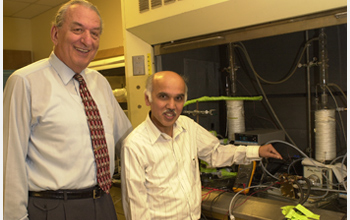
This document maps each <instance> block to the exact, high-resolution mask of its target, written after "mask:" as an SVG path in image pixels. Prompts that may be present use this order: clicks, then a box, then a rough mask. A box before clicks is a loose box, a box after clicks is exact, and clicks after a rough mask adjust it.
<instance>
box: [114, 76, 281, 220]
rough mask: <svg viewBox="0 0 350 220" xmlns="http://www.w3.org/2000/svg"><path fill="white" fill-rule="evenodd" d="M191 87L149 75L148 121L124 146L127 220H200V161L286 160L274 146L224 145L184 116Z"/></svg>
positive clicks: (179, 80)
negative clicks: (188, 91) (265, 158)
mask: <svg viewBox="0 0 350 220" xmlns="http://www.w3.org/2000/svg"><path fill="white" fill-rule="evenodd" d="M186 98H187V86H186V84H185V82H184V80H183V78H182V77H181V76H180V75H178V74H177V73H175V72H171V71H163V72H159V73H156V74H153V75H151V76H150V77H149V78H148V80H147V83H146V91H145V101H146V104H147V105H148V106H150V107H151V111H150V113H149V114H148V115H147V118H146V120H145V121H144V122H143V123H141V124H140V125H139V126H138V127H137V128H136V129H135V130H134V131H133V132H132V133H131V134H130V135H129V136H128V137H127V138H126V139H125V140H124V142H123V147H122V154H121V161H122V172H121V174H122V175H121V180H122V192H123V209H124V214H125V217H126V219H128V220H129V219H134V220H137V219H143V220H149V219H152V220H156V219H178V220H186V219H195V220H197V219H200V215H201V182H200V173H199V168H198V166H199V165H198V158H199V159H201V160H204V161H206V162H207V163H208V164H209V165H210V166H212V167H223V166H230V165H232V164H233V163H249V162H250V161H252V160H257V159H259V158H260V157H273V158H278V159H282V157H281V155H280V154H279V153H278V152H277V151H276V150H275V149H274V148H273V146H272V145H265V146H261V147H260V146H247V147H246V146H238V147H236V146H233V145H220V142H219V140H218V139H217V138H216V137H214V136H213V135H211V134H210V133H209V132H208V131H207V130H205V129H204V128H203V127H201V126H200V125H199V124H197V123H196V122H194V121H193V120H192V119H190V118H188V117H186V116H182V115H180V113H181V112H182V108H183V105H184V103H185V101H186Z"/></svg>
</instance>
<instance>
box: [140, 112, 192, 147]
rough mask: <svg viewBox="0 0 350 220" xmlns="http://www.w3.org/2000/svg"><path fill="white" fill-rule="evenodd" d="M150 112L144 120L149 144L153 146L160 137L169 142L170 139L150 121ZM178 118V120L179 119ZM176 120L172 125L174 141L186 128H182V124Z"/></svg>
mask: <svg viewBox="0 0 350 220" xmlns="http://www.w3.org/2000/svg"><path fill="white" fill-rule="evenodd" d="M150 115H151V111H150V112H149V113H148V114H147V118H146V124H147V127H148V128H149V137H150V138H151V143H152V144H155V143H156V142H157V141H158V139H159V138H160V137H163V138H164V139H166V140H171V139H172V138H171V137H170V136H169V135H167V134H165V133H163V132H161V131H160V130H159V129H158V128H157V127H156V126H155V125H154V123H153V122H152V120H151V117H150ZM180 117H181V116H180ZM180 117H179V118H180ZM179 118H178V120H176V122H175V123H174V125H173V138H174V139H175V138H176V137H177V136H178V135H180V134H181V133H182V132H184V131H186V128H185V127H184V126H183V124H182V123H181V120H179Z"/></svg>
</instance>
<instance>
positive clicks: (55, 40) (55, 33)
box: [51, 25, 58, 46]
mask: <svg viewBox="0 0 350 220" xmlns="http://www.w3.org/2000/svg"><path fill="white" fill-rule="evenodd" d="M51 40H52V42H53V43H54V45H55V46H56V45H57V43H58V27H56V26H54V25H53V26H52V27H51Z"/></svg>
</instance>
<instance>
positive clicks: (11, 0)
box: [4, 0, 38, 3]
mask: <svg viewBox="0 0 350 220" xmlns="http://www.w3.org/2000/svg"><path fill="white" fill-rule="evenodd" d="M5 1H8V2H21V3H34V2H36V1H38V0H5ZM5 1H4V2H5Z"/></svg>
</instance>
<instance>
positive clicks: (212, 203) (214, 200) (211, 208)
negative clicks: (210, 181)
mask: <svg viewBox="0 0 350 220" xmlns="http://www.w3.org/2000/svg"><path fill="white" fill-rule="evenodd" d="M224 193H226V191H224V192H221V193H219V194H218V195H217V196H215V198H214V199H213V200H212V201H211V203H210V215H211V217H213V205H214V203H215V202H217V200H218V199H219V197H220V196H221V195H223V194H224Z"/></svg>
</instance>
